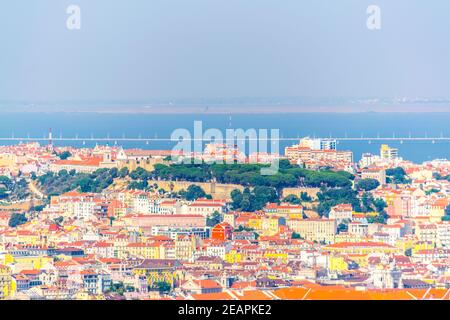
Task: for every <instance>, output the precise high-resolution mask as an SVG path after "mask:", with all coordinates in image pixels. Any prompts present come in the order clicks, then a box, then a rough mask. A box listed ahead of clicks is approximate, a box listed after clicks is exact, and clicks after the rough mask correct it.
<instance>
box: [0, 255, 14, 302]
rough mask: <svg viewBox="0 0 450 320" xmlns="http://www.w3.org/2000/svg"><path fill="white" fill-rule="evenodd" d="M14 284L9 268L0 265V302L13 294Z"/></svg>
mask: <svg viewBox="0 0 450 320" xmlns="http://www.w3.org/2000/svg"><path fill="white" fill-rule="evenodd" d="M15 290H16V288H15V282H14V281H13V280H12V277H11V270H10V268H9V267H7V266H4V265H1V264H0V300H3V299H7V298H10V297H11V296H13V295H14V293H15Z"/></svg>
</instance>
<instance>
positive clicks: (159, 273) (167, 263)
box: [133, 259, 180, 288]
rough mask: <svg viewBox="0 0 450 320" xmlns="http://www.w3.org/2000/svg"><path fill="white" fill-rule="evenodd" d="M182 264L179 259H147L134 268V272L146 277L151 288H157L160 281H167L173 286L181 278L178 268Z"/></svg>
mask: <svg viewBox="0 0 450 320" xmlns="http://www.w3.org/2000/svg"><path fill="white" fill-rule="evenodd" d="M179 266H180V263H179V262H178V261H177V260H167V259H166V260H162V259H159V260H155V259H146V260H144V261H143V262H142V263H141V264H139V265H137V266H136V267H135V268H134V269H133V273H134V274H135V275H138V276H143V277H145V279H146V281H147V283H148V286H149V287H150V288H156V287H157V284H158V282H166V283H168V284H169V285H171V286H173V284H174V282H175V281H176V280H177V279H178V278H179V276H178V274H177V273H176V268H177V267H179Z"/></svg>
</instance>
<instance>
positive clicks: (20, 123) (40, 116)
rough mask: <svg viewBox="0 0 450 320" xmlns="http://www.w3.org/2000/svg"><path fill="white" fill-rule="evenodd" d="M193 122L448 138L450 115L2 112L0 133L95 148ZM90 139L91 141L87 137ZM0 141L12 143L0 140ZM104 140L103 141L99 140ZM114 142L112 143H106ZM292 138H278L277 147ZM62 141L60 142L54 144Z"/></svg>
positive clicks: (409, 149) (425, 155) (298, 133)
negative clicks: (51, 138)
mask: <svg viewBox="0 0 450 320" xmlns="http://www.w3.org/2000/svg"><path fill="white" fill-rule="evenodd" d="M194 121H202V123H203V130H206V129H209V128H218V129H220V130H222V132H223V134H224V135H225V130H226V129H228V128H232V129H238V128H242V129H245V130H246V129H250V128H255V129H260V128H262V129H280V136H281V137H285V138H287V137H290V138H296V137H303V136H312V137H313V136H316V137H324V138H326V137H328V136H330V135H331V136H334V137H345V136H348V137H361V135H363V136H364V137H369V136H370V137H376V136H377V135H380V136H381V137H392V136H393V134H394V133H395V136H396V137H407V136H409V135H410V134H411V136H412V137H424V136H425V135H427V136H428V137H439V136H441V135H443V136H446V137H449V136H450V127H449V125H448V124H449V123H450V113H425V114H420V113H411V114H407V113H401V114H399V113H393V114H383V113H359V114H348V113H347V114H338V113H336V114H309V113H304V114H265V115H257V114H251V115H245V114H239V115H232V116H231V118H230V116H229V115H200V114H195V115H186V114H183V115H176V116H174V115H148V114H97V113H2V114H1V115H0V137H2V138H5V137H11V136H12V135H14V137H27V136H28V135H29V136H31V137H35V138H43V137H47V136H48V132H49V129H50V128H51V129H52V133H53V136H54V137H59V136H60V135H62V136H63V137H75V136H76V135H78V136H79V137H80V138H86V140H85V144H84V146H86V147H88V146H95V144H96V143H97V141H96V140H95V138H106V137H107V136H109V137H111V138H113V137H114V138H121V137H126V138H138V137H143V138H155V137H156V138H170V136H171V133H172V132H173V130H175V129H178V128H186V129H188V130H189V131H190V132H191V133H192V135H193V130H194V129H193V127H194ZM91 137H93V139H92V140H91ZM0 143H1V144H7V143H9V144H10V143H11V142H5V141H0ZM100 143H104V142H100ZM113 143H114V142H113V141H111V143H110V145H111V144H113ZM293 143H294V142H290V141H282V142H281V143H280V147H281V151H282V152H284V147H286V146H288V145H291V144H293ZM380 144H381V142H372V143H371V144H369V143H368V142H367V141H363V142H341V143H340V144H339V145H338V148H339V149H341V150H344V149H345V150H348V149H349V150H352V151H353V152H354V155H355V160H359V159H360V157H361V154H362V153H363V152H371V153H378V152H379V147H380ZM388 144H389V145H391V146H395V147H398V148H399V153H400V155H401V156H402V157H403V158H405V159H408V160H412V161H414V162H423V161H428V160H432V159H436V158H447V159H450V142H439V141H437V142H436V143H435V144H432V143H431V142H406V141H405V142H404V143H403V144H400V143H399V142H395V143H391V142H388ZM57 145H62V143H57ZM64 145H73V146H77V147H82V146H83V143H82V142H81V141H80V142H70V143H67V142H64ZM123 146H124V147H125V148H136V147H137V148H144V149H145V148H146V149H171V148H172V147H173V146H174V143H173V142H161V141H158V142H150V143H149V144H146V143H145V142H128V143H124V144H123Z"/></svg>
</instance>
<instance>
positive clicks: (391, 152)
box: [380, 144, 398, 160]
mask: <svg viewBox="0 0 450 320" xmlns="http://www.w3.org/2000/svg"><path fill="white" fill-rule="evenodd" d="M380 157H381V159H385V160H395V159H397V158H398V149H396V148H391V147H389V146H388V145H387V144H382V145H381V148H380Z"/></svg>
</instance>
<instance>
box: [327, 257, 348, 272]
mask: <svg viewBox="0 0 450 320" xmlns="http://www.w3.org/2000/svg"><path fill="white" fill-rule="evenodd" d="M328 269H329V270H330V272H333V271H337V272H342V271H346V270H347V269H348V264H347V262H346V259H345V258H344V256H342V255H330V257H329V259H328Z"/></svg>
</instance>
